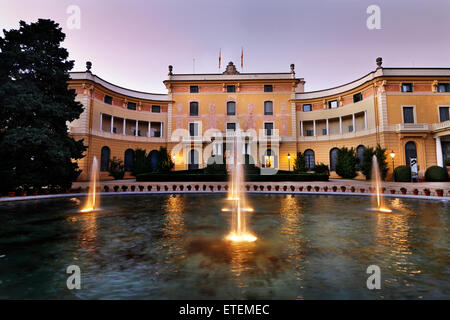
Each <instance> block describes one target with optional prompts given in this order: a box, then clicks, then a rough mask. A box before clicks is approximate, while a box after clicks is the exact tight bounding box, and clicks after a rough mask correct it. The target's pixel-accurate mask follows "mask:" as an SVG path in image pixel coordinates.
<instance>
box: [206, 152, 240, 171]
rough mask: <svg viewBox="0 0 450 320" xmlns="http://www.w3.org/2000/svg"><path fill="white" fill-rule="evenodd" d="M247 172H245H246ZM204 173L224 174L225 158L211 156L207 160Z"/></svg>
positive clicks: (225, 168) (225, 167)
mask: <svg viewBox="0 0 450 320" xmlns="http://www.w3.org/2000/svg"><path fill="white" fill-rule="evenodd" d="M246 171H247V170H246ZM205 173H209V174H216V173H220V174H226V173H227V166H226V163H225V157H224V156H219V155H216V156H213V157H210V158H209V159H208V163H207V165H206V168H205Z"/></svg>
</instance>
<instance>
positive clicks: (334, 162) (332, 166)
mask: <svg viewBox="0 0 450 320" xmlns="http://www.w3.org/2000/svg"><path fill="white" fill-rule="evenodd" d="M338 151H339V149H338V148H333V149H331V150H330V171H336V165H337V155H338Z"/></svg>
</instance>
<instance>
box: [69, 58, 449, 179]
mask: <svg viewBox="0 0 450 320" xmlns="http://www.w3.org/2000/svg"><path fill="white" fill-rule="evenodd" d="M86 66H87V70H86V71H85V72H71V73H70V77H71V80H70V81H69V84H68V85H69V88H71V89H74V90H76V93H77V100H78V101H80V102H81V103H82V104H83V106H84V112H83V113H82V114H81V116H80V118H79V119H77V120H75V121H73V122H72V123H69V125H68V126H69V131H70V134H71V135H72V136H73V137H74V138H76V139H81V138H83V139H84V143H85V145H87V146H88V150H87V154H86V157H84V158H83V159H81V160H80V161H79V166H80V169H82V170H83V172H82V174H81V175H80V177H79V179H80V180H87V179H88V174H89V165H88V164H90V163H92V159H93V157H94V156H96V157H97V158H98V159H99V160H100V163H101V179H112V177H110V176H109V173H108V172H107V170H108V165H109V161H110V159H112V158H113V157H116V158H118V159H121V160H123V161H124V164H125V169H126V171H127V173H126V175H125V177H126V178H127V177H131V176H130V172H129V171H130V168H131V166H132V163H133V155H134V150H136V149H138V148H140V149H145V150H146V151H147V152H149V153H150V156H149V161H150V162H151V166H152V167H153V168H155V167H156V164H157V161H158V151H157V150H159V148H160V147H166V148H167V149H168V151H169V152H171V154H172V157H173V159H174V162H175V170H188V169H195V168H202V167H204V166H206V163H207V161H208V159H207V157H205V156H202V155H203V154H204V149H205V148H206V147H208V145H211V144H214V142H211V141H214V139H213V140H211V139H209V140H208V139H202V138H199V139H196V137H201V136H203V135H205V133H207V132H209V131H211V130H214V131H216V132H219V133H223V134H225V133H226V132H227V131H233V130H236V129H237V128H240V129H241V130H243V131H251V130H254V131H255V132H257V135H258V136H259V137H268V138H270V139H271V140H270V141H272V142H271V143H273V141H275V142H276V144H277V146H278V147H277V148H276V149H275V148H270V146H271V143H269V144H268V147H267V148H266V149H264V148H260V147H258V148H256V149H255V150H253V152H252V153H251V154H252V155H253V158H254V159H253V161H254V163H255V164H256V165H257V166H274V167H276V168H279V169H283V170H288V168H291V169H292V165H293V159H291V158H290V157H289V155H291V156H292V158H294V157H295V156H296V154H297V152H302V153H304V154H305V157H306V160H307V166H308V169H310V170H312V169H313V168H314V165H315V164H317V163H325V164H328V165H329V166H330V169H331V171H332V176H333V175H335V173H334V172H333V171H334V170H335V167H336V157H337V148H340V147H344V146H346V147H353V148H355V149H356V150H357V154H358V157H362V153H363V151H364V148H366V147H375V146H376V145H377V144H380V145H381V146H382V147H383V148H386V149H387V151H388V153H390V152H391V151H393V152H394V153H395V158H394V161H395V166H398V165H404V164H408V165H409V161H410V159H411V158H416V159H417V164H418V169H419V176H420V175H423V173H424V171H425V169H426V168H428V167H430V166H432V165H439V166H444V159H445V158H446V157H449V156H450V120H449V107H450V68H383V67H382V60H381V58H378V59H377V68H376V70H375V71H372V72H370V73H368V74H367V75H365V76H363V77H361V78H360V79H357V80H355V81H353V82H350V83H347V84H344V85H341V86H338V87H335V88H331V89H325V90H320V91H313V92H304V85H305V80H304V79H303V78H298V77H296V73H295V69H294V65H293V64H292V65H291V66H290V71H289V72H285V73H240V72H238V71H237V70H236V67H235V66H234V64H233V63H232V62H230V63H229V64H228V65H227V67H226V70H225V72H223V73H219V74H176V73H174V72H173V68H172V66H169V73H168V77H167V79H166V80H164V84H165V86H166V88H167V94H153V93H147V92H139V91H133V90H130V89H125V88H122V87H119V86H116V85H114V84H111V83H109V82H107V81H105V80H103V79H101V78H100V77H98V76H96V75H94V74H93V73H92V72H91V71H90V69H91V63H89V62H88V63H87V64H86ZM182 129H184V130H182ZM182 131H184V132H186V133H187V136H188V138H189V137H190V138H191V139H190V140H189V139H186V138H184V140H183V139H182V140H183V141H184V142H183V143H184V145H183V148H182V150H181V151H180V150H178V149H177V151H176V152H175V151H174V152H172V151H173V150H174V148H175V146H177V145H179V142H177V141H174V140H173V138H172V137H173V136H176V135H177V134H178V133H179V132H182ZM261 132H262V136H261ZM186 141H187V142H186ZM258 141H259V140H258ZM257 143H258V144H260V143H261V142H260V141H259V142H257ZM265 145H267V144H265ZM209 150H212V151H211V152H212V153H213V154H220V152H221V147H220V146H217V147H216V146H213V148H210V149H209ZM244 152H246V151H245V150H244ZM388 162H389V168H390V173H391V172H392V159H391V158H390V157H388Z"/></svg>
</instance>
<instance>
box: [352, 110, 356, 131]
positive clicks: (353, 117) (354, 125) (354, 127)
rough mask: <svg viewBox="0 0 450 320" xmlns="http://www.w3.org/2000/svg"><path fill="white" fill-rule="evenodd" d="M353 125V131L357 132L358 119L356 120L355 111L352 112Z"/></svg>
mask: <svg viewBox="0 0 450 320" xmlns="http://www.w3.org/2000/svg"><path fill="white" fill-rule="evenodd" d="M352 126H353V132H356V121H355V114H354V113H352Z"/></svg>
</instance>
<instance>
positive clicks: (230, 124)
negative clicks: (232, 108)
mask: <svg viewBox="0 0 450 320" xmlns="http://www.w3.org/2000/svg"><path fill="white" fill-rule="evenodd" d="M230 130H231V131H236V123H233V122H228V123H227V131H230Z"/></svg>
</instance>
